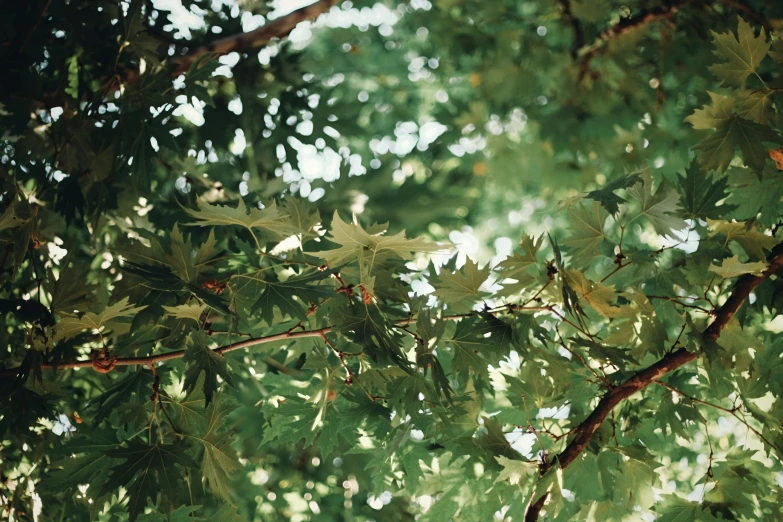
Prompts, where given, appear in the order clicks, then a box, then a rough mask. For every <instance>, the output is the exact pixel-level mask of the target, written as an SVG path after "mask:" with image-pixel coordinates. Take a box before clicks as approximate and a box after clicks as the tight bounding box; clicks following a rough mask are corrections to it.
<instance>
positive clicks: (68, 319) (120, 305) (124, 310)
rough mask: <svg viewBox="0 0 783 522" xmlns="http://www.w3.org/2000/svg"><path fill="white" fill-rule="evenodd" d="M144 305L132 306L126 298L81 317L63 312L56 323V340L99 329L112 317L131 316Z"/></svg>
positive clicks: (143, 307)
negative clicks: (97, 311) (99, 311)
mask: <svg viewBox="0 0 783 522" xmlns="http://www.w3.org/2000/svg"><path fill="white" fill-rule="evenodd" d="M145 308H146V306H135V307H134V306H132V305H130V304H128V298H127V297H125V298H124V299H122V300H120V301H118V302H116V303H114V304H113V305H111V306H109V307H106V308H104V309H103V311H102V312H101V313H99V314H96V313H93V312H87V313H85V314H84V315H82V316H81V317H79V316H76V315H71V314H63V315H62V318H61V319H60V321H59V322H58V323H57V326H56V330H57V335H56V337H55V338H56V339H57V340H62V339H70V338H71V337H74V336H76V335H77V334H79V333H81V332H83V331H84V330H97V331H101V330H102V328H103V327H104V326H106V325H107V323H108V322H109V321H111V320H112V319H119V318H122V317H133V316H134V315H135V314H136V313H137V312H140V311H141V310H144V309H145Z"/></svg>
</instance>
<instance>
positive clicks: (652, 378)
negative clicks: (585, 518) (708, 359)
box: [525, 243, 783, 522]
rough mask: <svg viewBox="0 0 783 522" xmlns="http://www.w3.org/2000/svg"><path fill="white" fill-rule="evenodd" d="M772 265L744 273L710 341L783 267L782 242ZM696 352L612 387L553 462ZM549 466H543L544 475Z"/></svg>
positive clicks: (571, 453)
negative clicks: (627, 402) (624, 402)
mask: <svg viewBox="0 0 783 522" xmlns="http://www.w3.org/2000/svg"><path fill="white" fill-rule="evenodd" d="M768 262H769V267H768V268H767V269H766V270H765V271H764V272H763V273H762V274H761V275H759V276H754V275H751V274H748V275H745V276H742V277H741V278H739V280H738V281H737V284H736V285H735V286H734V291H733V292H732V294H731V295H730V296H729V298H728V299H727V300H726V302H725V303H724V304H723V306H721V307H720V308H719V309H718V310H717V311H716V312H715V320H714V321H713V322H712V323H711V324H710V325H709V326H708V327H707V329H706V330H704V332H703V335H704V337H705V338H706V339H708V340H710V341H715V340H717V339H718V337H720V334H721V331H722V330H723V328H724V327H725V326H726V325H727V324H728V322H729V321H730V320H731V318H732V317H734V314H736V313H737V310H739V308H740V306H742V304H743V303H744V302H745V300H746V299H747V298H748V296H749V295H750V293H751V292H752V291H753V290H755V288H756V287H757V286H759V285H760V284H761V283H763V282H764V281H765V280H767V279H768V278H769V277H770V276H772V275H773V274H774V273H775V272H777V271H778V270H779V269H780V268H781V267H783V243H781V244H779V245H778V246H776V247H775V248H774V249H773V250H772V252H771V253H770V255H769V257H768ZM698 355H699V354H698V353H697V352H689V351H688V350H685V349H680V350H677V351H676V352H671V353H669V354H667V355H666V356H664V357H663V358H662V359H661V360H660V361H658V362H657V363H655V364H653V365H652V366H650V367H648V368H645V369H644V370H641V371H639V372H637V373H636V374H634V375H633V376H632V377H630V378H629V379H628V380H627V381H625V382H624V383H622V384H620V385H619V386H616V387H614V388H612V389H611V390H609V391H608V392H607V393H606V395H604V396H603V398H601V400H600V401H599V402H598V405H597V406H596V407H595V409H594V410H593V412H592V413H591V414H590V415H588V416H587V418H586V419H585V420H584V421H582V423H581V424H580V425H579V426H578V427H577V428H576V429H575V430H574V433H575V435H574V438H573V439H571V442H569V443H568V445H567V446H566V447H565V449H564V450H563V451H562V452H561V453H560V454H559V455H557V456H556V457H555V458H554V459H553V462H558V463H559V465H560V468H561V469H565V468H567V467H568V466H569V465H570V464H571V463H573V462H574V461H575V460H576V459H577V458H578V457H579V455H581V454H582V452H583V451H584V450H585V449H586V448H587V445H588V444H589V443H590V440H591V439H592V438H593V435H594V434H595V432H596V431H598V428H599V427H600V426H601V424H602V423H603V422H604V420H605V419H606V417H607V416H608V415H609V414H610V413H611V411H612V410H613V409H614V408H615V406H617V405H618V404H620V403H621V402H622V401H624V400H625V399H627V398H629V397H631V396H632V395H634V394H635V393H636V392H638V391H641V390H643V389H644V388H646V387H647V386H649V385H650V384H652V383H654V382H656V381H658V379H660V378H661V377H663V376H664V375H666V374H667V373H669V372H671V371H674V370H676V369H677V368H680V367H681V366H684V365H685V364H687V363H689V362H691V361H693V360H694V359H696V357H698ZM547 469H548V467H547V466H542V469H541V472H542V474H543V473H545V472H546V470H547ZM546 499H547V494H543V495H541V496H540V497H539V498H538V499H537V500H536V501H535V502H534V503H533V504H531V505H530V506H529V508H528V510H527V514H526V515H525V521H526V522H535V521H536V520H538V514H539V513H540V511H541V509H542V508H543V507H544V504H545V503H546Z"/></svg>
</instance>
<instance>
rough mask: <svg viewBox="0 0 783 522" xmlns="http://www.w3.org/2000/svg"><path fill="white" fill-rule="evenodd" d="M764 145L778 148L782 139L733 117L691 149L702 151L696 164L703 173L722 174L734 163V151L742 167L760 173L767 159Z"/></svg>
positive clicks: (771, 131) (770, 131)
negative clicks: (699, 165) (744, 166)
mask: <svg viewBox="0 0 783 522" xmlns="http://www.w3.org/2000/svg"><path fill="white" fill-rule="evenodd" d="M764 143H775V144H779V143H781V139H780V136H779V135H778V134H777V133H775V132H774V131H773V130H772V129H770V128H769V127H767V126H765V125H759V124H758V123H755V122H752V121H749V120H745V119H743V118H740V117H738V116H734V117H732V118H730V119H729V120H728V121H726V122H725V123H723V124H722V125H721V126H720V127H718V129H717V130H716V131H715V132H713V133H712V134H710V135H709V136H707V137H706V138H704V139H703V140H702V141H700V142H699V143H698V144H696V146H695V147H693V148H694V149H696V150H699V151H701V152H700V153H699V163H701V166H702V168H704V169H705V170H710V169H716V170H719V171H721V172H725V171H726V169H727V168H728V167H729V164H730V163H731V161H732V160H733V159H734V151H735V150H736V149H737V148H738V147H739V149H740V151H741V152H742V159H743V160H744V162H745V164H746V165H747V166H748V167H751V168H753V169H756V170H761V169H762V168H764V162H765V161H766V160H767V158H768V157H769V156H768V153H767V148H766V147H765V146H764V145H763V144H764Z"/></svg>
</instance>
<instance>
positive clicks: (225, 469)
mask: <svg viewBox="0 0 783 522" xmlns="http://www.w3.org/2000/svg"><path fill="white" fill-rule="evenodd" d="M235 409H236V405H235V404H234V402H233V401H232V400H231V398H230V397H228V396H226V395H219V396H218V398H217V399H216V400H214V401H212V402H211V403H210V405H209V409H208V410H207V414H206V424H207V429H206V432H204V433H203V434H202V435H200V436H196V437H195V438H196V439H197V440H199V441H200V442H201V444H202V445H203V447H204V457H203V458H202V461H201V471H202V473H203V474H204V478H205V479H206V481H207V482H208V483H209V487H210V489H211V490H212V492H213V493H215V494H216V495H218V496H219V497H220V498H221V499H223V500H225V501H226V502H231V495H230V493H229V486H228V481H229V478H230V476H231V473H232V472H234V471H237V470H239V469H241V468H242V465H241V464H240V463H239V461H238V460H237V456H236V452H235V451H234V450H233V449H232V448H231V443H232V442H233V433H232V432H231V431H226V430H225V429H224V426H225V425H226V417H227V416H228V415H229V414H230V413H231V412H233V411H234V410H235Z"/></svg>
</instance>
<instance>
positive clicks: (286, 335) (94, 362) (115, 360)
mask: <svg viewBox="0 0 783 522" xmlns="http://www.w3.org/2000/svg"><path fill="white" fill-rule="evenodd" d="M505 311H507V310H506V307H503V308H501V309H500V310H494V311H492V310H491V311H490V313H499V312H505ZM474 315H475V313H467V314H454V315H446V316H443V318H442V319H443V320H444V321H459V320H461V319H465V318H468V317H472V316H474ZM415 322H416V320H415V319H414V318H413V317H410V318H408V319H401V320H399V321H397V322H396V323H395V324H394V326H405V325H409V324H413V323H415ZM299 326H301V325H297V326H295V327H294V328H298V327H299ZM294 328H291V329H289V330H287V331H285V332H282V333H277V334H273V335H267V336H264V337H256V338H254V339H246V340H244V341H238V342H236V343H232V344H228V345H226V346H223V347H220V348H216V349H215V350H214V352H215V353H217V354H220V355H223V354H224V353H228V352H233V351H234V350H240V349H242V348H250V347H251V346H257V345H259V344H267V343H273V342H275V341H285V340H287V339H301V338H305V337H319V338H323V337H324V334H326V333H328V332H331V331H332V329H333V328H334V327H332V326H325V327H323V328H318V329H316V330H304V331H301V332H295V331H293V330H294ZM211 333H213V334H230V333H231V332H225V331H212V332H211ZM235 335H247V334H235ZM184 355H185V350H176V351H173V352H168V353H161V354H157V355H148V356H146V357H106V356H105V355H100V356H98V354H96V356H95V357H93V358H91V359H88V360H84V361H71V362H65V363H62V364H57V365H55V364H50V363H44V364H42V365H41V369H42V370H53V369H57V370H70V369H74V368H93V369H95V370H98V371H103V373H108V372H110V371H111V370H112V369H114V368H115V367H117V366H133V365H136V364H141V365H146V366H150V365H153V364H155V363H159V362H163V361H170V360H172V359H179V358H180V357H183V356H184ZM266 362H267V364H270V362H269V361H268V360H267V361H266ZM270 365H271V366H275V367H276V368H277V369H279V370H281V371H282V368H280V367H278V366H277V365H275V364H273V363H272V364H270ZM281 366H282V365H281ZM283 368H286V367H285V366H283ZM286 369H287V370H289V372H290V368H286ZM19 370H20V367H16V368H9V369H7V370H5V371H2V372H0V377H7V376H12V375H17V374H18V373H19ZM291 373H293V372H291Z"/></svg>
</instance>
